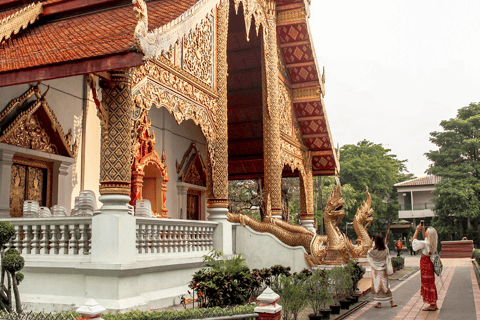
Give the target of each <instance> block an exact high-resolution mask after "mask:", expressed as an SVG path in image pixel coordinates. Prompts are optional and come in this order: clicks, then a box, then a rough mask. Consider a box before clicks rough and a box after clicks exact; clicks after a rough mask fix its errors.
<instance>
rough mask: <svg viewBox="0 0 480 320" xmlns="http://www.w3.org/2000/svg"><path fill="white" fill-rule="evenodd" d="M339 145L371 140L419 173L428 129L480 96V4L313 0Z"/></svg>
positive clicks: (317, 47) (320, 60) (331, 118)
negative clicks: (387, 149) (389, 150)
mask: <svg viewBox="0 0 480 320" xmlns="http://www.w3.org/2000/svg"><path fill="white" fill-rule="evenodd" d="M310 9H311V15H310V28H311V30H312V34H313V42H314V46H315V51H316V55H317V60H318V64H319V65H320V67H321V66H325V71H326V83H325V86H326V90H325V91H326V95H325V104H326V110H327V116H328V120H329V123H330V129H331V132H332V138H333V141H334V143H335V146H336V145H337V144H339V145H340V146H342V145H345V144H356V143H357V142H358V141H360V140H363V139H367V140H369V141H372V142H374V143H381V144H382V145H383V146H385V147H387V148H389V149H391V150H392V151H391V152H392V153H393V154H396V155H397V156H398V158H399V159H401V160H408V162H407V164H406V165H407V169H408V171H409V172H412V173H414V174H415V175H416V176H417V177H421V176H423V175H424V171H425V170H426V169H427V167H428V165H429V162H428V160H427V159H426V157H425V156H424V153H425V152H427V151H429V150H433V149H436V146H435V145H433V144H432V143H430V142H429V137H430V135H429V133H430V132H432V131H439V130H441V127H440V126H439V124H440V121H442V120H447V119H450V118H454V117H455V116H456V114H457V110H458V109H459V108H461V107H464V106H467V105H468V104H469V103H470V102H479V101H480V1H478V0H475V1H473V0H461V1H453V0H449V1H444V0H415V1H413V0H401V1H400V0H398V1H395V0H387V1H386V0H375V1H374V0H365V1H358V0H312V4H311V8H310Z"/></svg>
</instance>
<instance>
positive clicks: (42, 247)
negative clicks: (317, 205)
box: [0, 0, 339, 311]
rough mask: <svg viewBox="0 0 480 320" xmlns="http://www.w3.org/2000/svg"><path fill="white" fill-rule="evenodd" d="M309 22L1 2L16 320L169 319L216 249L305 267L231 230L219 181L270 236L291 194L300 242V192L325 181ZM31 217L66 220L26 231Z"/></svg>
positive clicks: (280, 249) (229, 8) (189, 1)
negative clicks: (245, 197)
mask: <svg viewBox="0 0 480 320" xmlns="http://www.w3.org/2000/svg"><path fill="white" fill-rule="evenodd" d="M309 6H310V0H199V1H198V0H185V1H176V0H151V1H146V2H144V1H143V0H133V2H132V1H130V0H128V1H125V0H120V1H118V0H116V1H114V0H96V1H82V0H60V1H58V0H45V1H43V0H41V1H30V0H0V217H1V219H2V220H7V221H10V222H12V223H13V224H14V226H15V229H16V236H15V238H14V239H12V241H11V243H10V247H14V248H16V249H17V250H19V251H20V252H21V254H22V256H23V257H25V260H26V265H25V268H24V274H25V280H24V282H23V283H22V284H21V286H20V292H21V295H22V301H23V302H24V304H25V309H27V310H46V311H52V310H55V311H60V310H69V309H72V306H75V305H76V306H80V305H81V304H82V303H83V302H84V301H85V300H86V299H87V298H94V299H95V300H97V301H98V302H99V303H100V304H101V305H103V306H104V307H106V308H107V309H109V310H112V311H125V310H128V309H148V308H157V307H163V306H167V305H171V304H172V301H173V300H174V299H175V298H176V297H177V296H178V295H180V294H182V293H186V288H187V284H188V282H189V281H190V280H191V275H192V274H193V272H195V271H196V270H198V269H199V268H200V267H201V266H202V261H203V255H205V254H206V253H208V252H209V250H211V249H212V248H213V249H216V250H221V251H222V252H223V253H224V254H225V255H230V254H234V253H241V254H242V255H243V256H245V257H247V263H249V266H251V267H269V266H271V265H273V264H276V263H282V264H289V265H290V266H292V269H293V270H301V269H302V268H303V267H305V266H307V264H306V262H305V259H304V254H305V253H306V252H305V249H303V247H295V246H288V245H285V244H284V243H282V242H281V241H279V240H278V239H277V238H276V237H275V236H273V235H271V234H261V233H259V232H256V231H253V230H251V229H246V228H243V227H242V228H240V227H238V226H239V224H238V223H231V222H229V221H227V213H228V181H229V180H242V179H253V178H263V179H264V194H265V203H266V215H267V216H269V217H272V218H281V208H282V202H281V178H282V177H299V178H300V179H299V183H300V190H301V198H302V201H301V222H302V225H303V226H305V227H306V228H307V229H312V228H313V226H314V218H313V179H312V178H313V176H318V175H326V176H333V175H336V174H337V173H338V170H339V161H338V159H337V155H336V153H335V150H334V147H333V141H332V137H331V134H330V129H329V124H328V120H327V116H326V111H325V103H324V101H323V98H324V95H325V72H324V71H322V68H321V67H320V66H319V64H318V62H317V59H316V56H315V50H314V47H313V43H312V38H311V30H310V28H309V25H308V19H309V17H310V12H309ZM88 190H91V191H88ZM143 199H146V200H149V203H150V207H151V214H152V216H149V214H144V213H145V210H144V211H142V212H143V213H142V214H140V211H141V210H140V206H141V205H143V204H144V203H145V202H142V201H141V200H143ZM26 200H32V201H35V202H36V203H38V204H39V206H41V207H48V208H51V211H52V212H53V211H55V212H58V210H60V209H59V208H60V207H59V206H61V207H63V208H65V209H66V210H65V211H66V215H64V216H62V215H61V214H60V215H55V214H54V217H48V218H42V217H33V218H32V217H28V214H29V212H30V211H28V210H30V207H27V206H26V205H25V201H26ZM87 203H88V205H89V206H90V207H88V206H87ZM54 206H55V207H54ZM86 206H87V207H88V208H90V209H92V206H93V210H92V211H93V213H92V212H89V211H88V210H86V209H85V208H86ZM142 208H143V207H142ZM143 209H144V208H143ZM143 209H142V210H143ZM25 210H27V211H28V212H27V211H25ZM62 210H63V209H62ZM146 211H150V208H148V210H146ZM24 213H25V215H24ZM88 213H90V214H88ZM137 213H138V214H137ZM267 248H268V250H270V252H271V253H272V254H270V255H265V253H264V251H265V250H267ZM274 253H278V254H274Z"/></svg>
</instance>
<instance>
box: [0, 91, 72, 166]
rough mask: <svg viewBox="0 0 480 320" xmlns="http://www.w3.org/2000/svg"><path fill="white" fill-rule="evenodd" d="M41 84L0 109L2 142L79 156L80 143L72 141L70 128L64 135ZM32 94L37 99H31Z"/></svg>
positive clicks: (69, 155)
mask: <svg viewBox="0 0 480 320" xmlns="http://www.w3.org/2000/svg"><path fill="white" fill-rule="evenodd" d="M38 86H39V84H37V85H36V86H34V87H31V88H30V89H29V90H27V91H26V92H25V93H24V94H23V95H22V96H20V97H18V98H17V99H14V100H13V101H12V102H10V103H9V104H8V106H7V107H6V108H5V109H4V110H3V111H2V112H1V113H0V142H3V143H7V144H10V145H14V146H17V147H22V148H26V149H32V150H38V151H43V152H48V153H53V154H59V155H62V156H66V157H76V153H77V143H76V142H75V144H73V145H72V133H71V131H70V132H69V133H68V134H67V135H65V134H64V133H63V129H62V126H61V125H60V123H59V122H58V120H57V118H56V116H55V114H54V113H53V111H52V109H50V107H49V106H48V104H47V101H46V99H45V95H46V94H47V92H48V89H47V91H45V93H44V94H43V95H41V93H40V89H39V88H38ZM33 95H35V96H36V98H37V99H36V100H35V101H33V102H31V103H28V102H27V100H28V99H30V98H31V97H32V96H33Z"/></svg>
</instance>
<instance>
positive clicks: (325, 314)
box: [320, 309, 332, 319]
mask: <svg viewBox="0 0 480 320" xmlns="http://www.w3.org/2000/svg"><path fill="white" fill-rule="evenodd" d="M331 311H332V310H330V309H327V310H321V311H320V313H321V314H322V319H330V312H331Z"/></svg>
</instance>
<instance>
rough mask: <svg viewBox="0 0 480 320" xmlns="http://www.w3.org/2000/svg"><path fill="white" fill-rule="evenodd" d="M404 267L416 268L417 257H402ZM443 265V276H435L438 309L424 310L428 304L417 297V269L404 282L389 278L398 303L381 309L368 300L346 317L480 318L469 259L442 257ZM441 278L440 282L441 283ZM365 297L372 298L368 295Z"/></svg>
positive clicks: (478, 295)
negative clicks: (367, 302)
mask: <svg viewBox="0 0 480 320" xmlns="http://www.w3.org/2000/svg"><path fill="white" fill-rule="evenodd" d="M405 258H406V259H405V266H406V267H412V266H416V267H418V266H419V264H420V257H419V256H413V257H411V256H407V257H405ZM442 262H443V265H444V268H443V274H442V279H441V280H440V278H438V277H437V279H436V286H437V294H438V301H437V305H438V307H439V309H438V310H437V311H423V310H422V309H423V308H425V307H427V306H428V305H427V304H424V303H423V300H422V297H421V296H420V272H419V271H418V272H416V273H415V274H414V275H412V276H411V277H409V278H408V279H407V280H405V281H397V280H392V281H391V283H390V287H391V288H392V292H393V299H394V301H395V303H396V304H397V305H398V306H397V307H396V308H391V307H390V304H389V303H383V304H382V308H381V309H376V308H374V305H375V304H376V303H374V302H370V303H369V304H367V305H366V306H365V307H363V308H362V309H361V310H359V311H358V312H356V313H355V314H353V315H351V316H349V317H348V318H346V319H348V320H353V319H365V320H370V319H371V320H387V319H395V320H398V319H408V320H410V319H427V320H436V319H438V320H447V319H448V320H450V319H453V320H455V319H460V320H475V319H480V289H479V286H478V282H477V279H476V276H475V272H474V269H473V265H472V260H470V259H442ZM442 281H443V283H442ZM364 299H371V296H370V294H368V295H367V296H365V297H364Z"/></svg>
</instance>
